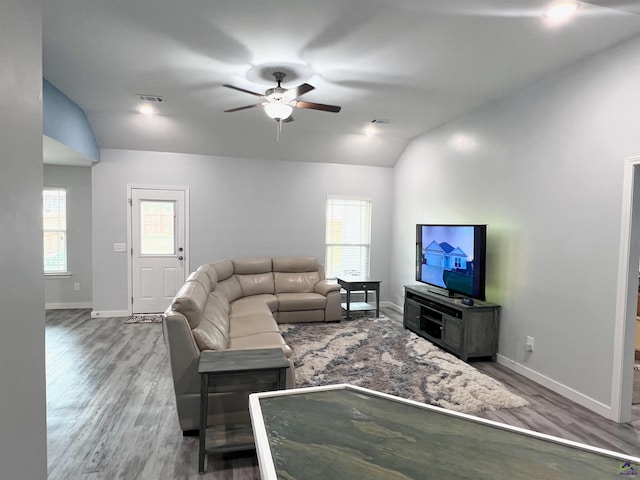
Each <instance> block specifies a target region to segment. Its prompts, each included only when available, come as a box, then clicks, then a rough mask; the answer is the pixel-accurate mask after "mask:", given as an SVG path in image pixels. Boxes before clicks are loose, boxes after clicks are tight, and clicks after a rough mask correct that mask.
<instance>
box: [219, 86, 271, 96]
mask: <svg viewBox="0 0 640 480" xmlns="http://www.w3.org/2000/svg"><path fill="white" fill-rule="evenodd" d="M222 86H223V87H227V88H232V89H234V90H238V91H239V92H244V93H248V94H249V95H255V96H256V97H262V96H264V95H263V94H262V93H257V92H252V91H251V90H245V89H244V88H240V87H234V86H233V85H227V84H224V85H222Z"/></svg>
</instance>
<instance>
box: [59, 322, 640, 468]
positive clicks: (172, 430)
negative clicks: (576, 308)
mask: <svg viewBox="0 0 640 480" xmlns="http://www.w3.org/2000/svg"><path fill="white" fill-rule="evenodd" d="M383 312H384V314H385V315H387V316H388V317H390V318H394V319H396V320H399V319H401V317H400V315H399V314H398V313H396V312H394V311H392V310H389V309H384V310H383ZM124 320H125V319H123V318H101V319H91V318H90V311H89V310H52V311H48V312H47V323H46V350H47V421H48V426H47V428H48V464H49V465H48V467H49V475H48V478H49V479H50V480H54V479H61V480H62V479H64V480H67V479H87V480H97V479H116V478H122V479H141V480H146V479H153V480H155V479H199V478H202V479H220V480H247V479H259V478H260V475H259V471H258V468H257V461H256V459H255V456H254V455H252V454H242V455H235V456H229V457H225V458H222V457H213V458H210V460H209V466H208V469H207V470H208V472H207V473H206V474H205V475H202V476H200V475H198V472H197V457H198V453H197V445H198V441H197V438H196V437H183V436H182V432H181V430H180V428H179V426H178V421H177V417H176V413H175V400H174V396H173V386H172V384H171V376H170V373H169V365H168V360H167V355H166V350H165V346H164V343H163V340H162V328H161V326H160V325H159V324H125V323H124ZM474 366H475V367H477V368H478V369H479V370H481V371H483V372H485V373H486V374H488V375H491V376H493V377H495V378H496V379H498V380H499V381H501V382H502V383H504V384H505V385H506V386H507V387H509V388H510V389H511V390H513V391H514V392H516V393H518V394H520V395H522V396H524V397H526V398H527V399H528V400H529V402H530V403H531V406H529V407H523V408H516V409H508V410H497V411H493V412H485V413H484V414H482V415H481V416H483V417H485V418H489V419H492V420H496V421H500V422H504V423H508V424H511V425H516V426H520V427H524V428H529V429H532V430H536V431H539V432H543V433H548V434H551V435H556V436H559V437H562V438H567V439H570V440H576V441H579V442H584V443H587V444H590V445H594V446H598V447H602V448H607V449H612V450H617V451H620V452H624V453H628V454H631V455H638V453H639V451H640V448H639V446H640V405H637V406H634V407H633V415H634V418H633V421H632V422H631V423H629V424H625V425H618V424H616V423H614V422H611V421H609V420H606V419H604V418H602V417H600V416H598V415H596V414H593V413H591V412H590V411H588V410H586V409H584V408H582V407H580V406H578V405H576V404H574V403H572V402H570V401H568V400H566V399H564V398H563V397H560V396H559V395H556V394H554V393H553V392H551V391H549V390H547V389H545V388H543V387H540V386H539V385H537V384H535V383H533V382H531V381H529V380H527V379H525V378H523V377H521V376H519V375H517V374H515V373H513V372H511V371H509V370H507V369H506V368H504V367H502V366H500V365H498V364H496V363H492V362H475V363H474Z"/></svg>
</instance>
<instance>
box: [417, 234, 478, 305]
mask: <svg viewBox="0 0 640 480" xmlns="http://www.w3.org/2000/svg"><path fill="white" fill-rule="evenodd" d="M473 245H474V233H473V227H455V228H451V227H440V226H436V227H431V226H423V227H422V246H423V250H422V265H421V272H420V275H421V281H423V282H426V283H430V284H432V285H437V286H439V287H442V288H446V289H448V290H453V291H456V292H468V293H471V292H473Z"/></svg>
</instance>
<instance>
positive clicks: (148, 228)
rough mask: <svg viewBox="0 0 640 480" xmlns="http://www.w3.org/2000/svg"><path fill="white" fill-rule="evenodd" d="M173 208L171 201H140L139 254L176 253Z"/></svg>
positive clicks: (173, 203) (174, 206)
mask: <svg viewBox="0 0 640 480" xmlns="http://www.w3.org/2000/svg"><path fill="white" fill-rule="evenodd" d="M175 208H176V205H175V202H173V201H158V200H142V201H140V229H141V232H140V254H141V255H174V254H175V253H176V240H175V227H176V226H175V218H176V214H175Z"/></svg>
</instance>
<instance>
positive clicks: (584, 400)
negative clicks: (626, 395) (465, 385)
mask: <svg viewBox="0 0 640 480" xmlns="http://www.w3.org/2000/svg"><path fill="white" fill-rule="evenodd" d="M497 362H498V363H499V364H500V365H504V366H505V367H507V368H508V369H509V370H513V371H514V372H516V373H519V374H520V375H522V376H523V377H526V378H528V379H529V380H532V381H534V382H536V383H537V384H540V385H542V386H543V387H546V388H548V389H549V390H551V391H553V392H555V393H557V394H559V395H562V396H563V397H565V398H568V399H569V400H571V401H572V402H575V403H577V404H578V405H581V406H583V407H585V408H588V409H589V410H591V411H593V412H595V413H597V414H598V415H602V416H603V417H605V418H608V419H610V420H613V411H612V409H611V406H610V405H605V404H604V403H602V402H599V401H598V400H594V399H593V398H591V397H588V396H587V395H584V394H583V393H580V392H578V391H577V390H574V389H573V388H571V387H567V386H566V385H563V384H562V383H559V382H557V381H555V380H553V379H551V378H549V377H547V376H545V375H542V374H540V373H538V372H536V371H535V370H531V369H530V368H529V367H525V366H524V365H522V364H520V363H518V362H516V361H514V360H511V359H510V358H507V357H505V356H504V355H500V354H498V355H497Z"/></svg>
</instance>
